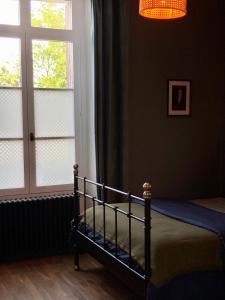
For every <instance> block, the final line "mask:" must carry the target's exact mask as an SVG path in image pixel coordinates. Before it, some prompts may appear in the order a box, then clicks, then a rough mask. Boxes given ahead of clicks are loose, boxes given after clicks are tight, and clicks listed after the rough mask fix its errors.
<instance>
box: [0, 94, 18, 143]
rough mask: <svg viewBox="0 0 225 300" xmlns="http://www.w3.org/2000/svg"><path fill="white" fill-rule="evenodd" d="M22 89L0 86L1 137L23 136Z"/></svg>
mask: <svg viewBox="0 0 225 300" xmlns="http://www.w3.org/2000/svg"><path fill="white" fill-rule="evenodd" d="M22 117H23V115H22V91H21V90H19V89H1V88H0V138H22V137H23V121H22Z"/></svg>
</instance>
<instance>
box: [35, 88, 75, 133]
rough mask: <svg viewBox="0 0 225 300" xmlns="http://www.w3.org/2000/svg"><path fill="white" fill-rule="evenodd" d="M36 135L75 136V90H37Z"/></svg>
mask: <svg viewBox="0 0 225 300" xmlns="http://www.w3.org/2000/svg"><path fill="white" fill-rule="evenodd" d="M34 105H35V136H36V137H57V136H74V92H73V91H64V90H58V91H57V90H35V91H34Z"/></svg>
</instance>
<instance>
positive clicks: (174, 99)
mask: <svg viewBox="0 0 225 300" xmlns="http://www.w3.org/2000/svg"><path fill="white" fill-rule="evenodd" d="M190 89H191V82H190V80H169V81H168V115H169V116H189V115H190Z"/></svg>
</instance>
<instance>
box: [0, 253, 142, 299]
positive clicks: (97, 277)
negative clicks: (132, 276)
mask: <svg viewBox="0 0 225 300" xmlns="http://www.w3.org/2000/svg"><path fill="white" fill-rule="evenodd" d="M53 299H54V300H78V299H79V300H87V299H88V300H113V299H116V300H138V298H137V297H136V296H134V295H133V294H132V292H131V291H130V290H128V289H127V288H126V287H125V286H124V285H123V284H122V283H120V281H118V280H117V279H116V278H114V277H113V276H112V275H111V274H109V272H107V271H106V270H105V269H104V268H103V267H102V266H101V265H100V264H99V263H98V262H96V260H94V259H93V258H91V257H90V256H89V255H87V254H84V255H82V256H81V271H79V272H78V271H74V269H73V258H72V257H71V256H67V257H66V256H62V257H60V256H57V257H47V258H39V259H33V260H28V261H22V262H13V263H7V264H2V265H0V300H53Z"/></svg>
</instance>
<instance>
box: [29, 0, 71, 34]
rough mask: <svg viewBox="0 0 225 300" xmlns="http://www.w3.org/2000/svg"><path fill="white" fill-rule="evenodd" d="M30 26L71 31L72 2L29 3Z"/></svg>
mask: <svg viewBox="0 0 225 300" xmlns="http://www.w3.org/2000/svg"><path fill="white" fill-rule="evenodd" d="M31 25H32V26H34V27H43V28H52V29H72V1H71V0H33V1H31Z"/></svg>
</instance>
